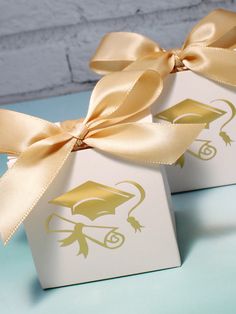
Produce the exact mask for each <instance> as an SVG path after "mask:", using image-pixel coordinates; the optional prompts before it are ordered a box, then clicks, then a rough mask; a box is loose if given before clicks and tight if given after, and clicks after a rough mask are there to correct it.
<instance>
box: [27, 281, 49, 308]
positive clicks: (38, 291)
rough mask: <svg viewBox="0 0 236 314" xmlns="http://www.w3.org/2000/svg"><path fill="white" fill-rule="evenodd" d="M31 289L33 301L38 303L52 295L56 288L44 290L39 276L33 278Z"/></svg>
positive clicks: (35, 303)
mask: <svg viewBox="0 0 236 314" xmlns="http://www.w3.org/2000/svg"><path fill="white" fill-rule="evenodd" d="M29 291H30V299H31V303H32V304H34V305H37V304H38V303H40V302H41V301H43V300H45V299H46V298H48V297H49V296H50V295H52V294H53V292H54V291H55V290H54V289H47V290H43V289H42V288H41V286H40V283H39V281H38V278H37V277H35V278H33V279H32V282H31V285H30V287H29Z"/></svg>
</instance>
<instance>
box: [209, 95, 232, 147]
mask: <svg viewBox="0 0 236 314" xmlns="http://www.w3.org/2000/svg"><path fill="white" fill-rule="evenodd" d="M216 101H222V102H224V103H225V104H227V105H228V107H229V108H230V111H231V114H230V117H229V119H227V121H226V122H225V123H224V124H223V125H222V126H221V128H220V132H219V136H220V137H221V138H222V139H223V141H224V142H225V144H226V146H227V145H231V143H232V142H234V141H233V140H232V139H231V138H230V136H229V135H228V134H227V132H225V131H223V129H224V128H225V127H226V125H227V124H229V123H230V122H231V121H232V120H233V119H234V117H235V115H236V109H235V106H234V105H233V103H232V102H230V101H229V100H226V99H215V100H213V101H212V102H216Z"/></svg>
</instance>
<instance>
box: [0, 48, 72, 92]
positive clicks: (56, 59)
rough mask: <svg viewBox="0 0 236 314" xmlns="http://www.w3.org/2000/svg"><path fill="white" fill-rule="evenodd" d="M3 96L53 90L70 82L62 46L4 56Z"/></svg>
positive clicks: (1, 58)
mask: <svg viewBox="0 0 236 314" xmlns="http://www.w3.org/2000/svg"><path fill="white" fill-rule="evenodd" d="M0 73H1V75H0V95H7V94H9V95H12V94H17V93H19V94H20V93H25V92H31V91H36V90H42V89H48V88H53V87H56V86H59V85H63V84H66V83H68V82H70V71H69V69H68V65H67V61H66V56H65V52H64V49H63V48H60V47H50V46H48V47H34V48H30V49H21V50H16V51H11V52H4V53H2V54H1V55H0Z"/></svg>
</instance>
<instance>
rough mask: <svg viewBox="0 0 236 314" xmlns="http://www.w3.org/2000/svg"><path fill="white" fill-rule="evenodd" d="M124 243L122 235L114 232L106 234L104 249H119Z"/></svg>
mask: <svg viewBox="0 0 236 314" xmlns="http://www.w3.org/2000/svg"><path fill="white" fill-rule="evenodd" d="M124 242H125V237H124V235H123V234H121V233H119V232H117V231H114V230H111V231H110V232H108V234H107V235H106V236H105V239H104V244H105V247H106V248H108V249H117V248H119V247H121V246H122V245H123V243H124Z"/></svg>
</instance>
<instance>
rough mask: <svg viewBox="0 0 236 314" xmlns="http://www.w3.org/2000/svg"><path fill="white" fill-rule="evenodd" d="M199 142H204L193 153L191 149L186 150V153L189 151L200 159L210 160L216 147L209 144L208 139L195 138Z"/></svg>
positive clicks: (214, 153)
mask: <svg viewBox="0 0 236 314" xmlns="http://www.w3.org/2000/svg"><path fill="white" fill-rule="evenodd" d="M196 141H199V142H205V143H204V144H203V145H202V146H201V147H200V148H199V150H198V152H197V153H194V152H193V151H191V150H188V153H190V154H191V155H192V156H194V157H197V158H199V159H201V160H210V159H212V158H214V157H215V156H216V154H217V149H216V148H215V147H214V146H213V145H210V144H209V143H210V141H203V140H196Z"/></svg>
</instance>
